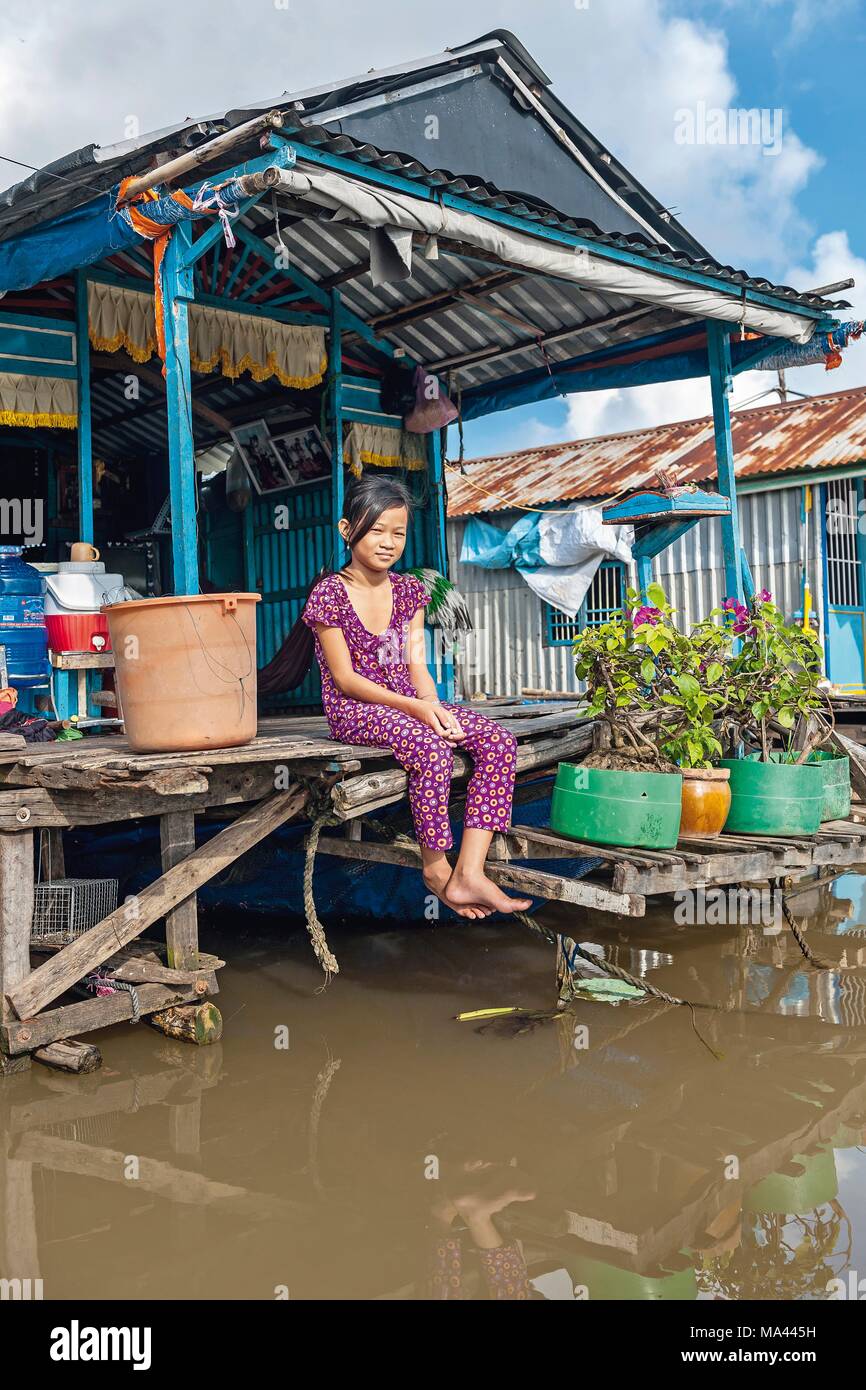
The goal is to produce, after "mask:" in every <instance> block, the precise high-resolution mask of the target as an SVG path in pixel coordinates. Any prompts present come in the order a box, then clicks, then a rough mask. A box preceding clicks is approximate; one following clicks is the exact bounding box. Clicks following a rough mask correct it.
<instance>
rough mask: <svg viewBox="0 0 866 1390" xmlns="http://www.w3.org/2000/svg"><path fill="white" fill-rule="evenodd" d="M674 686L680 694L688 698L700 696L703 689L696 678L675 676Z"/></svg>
mask: <svg viewBox="0 0 866 1390" xmlns="http://www.w3.org/2000/svg"><path fill="white" fill-rule="evenodd" d="M674 685H675V686H676V688H677V690H678V691H679V692H680V694H681V695H685V696H686V697H687V698H688V697H690V696H693V695H698V694H700V689H701V687H700V686H699V685H698V682H697V681H696V680H695V678H694V676H674Z"/></svg>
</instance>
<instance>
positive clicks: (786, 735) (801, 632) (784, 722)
mask: <svg viewBox="0 0 866 1390" xmlns="http://www.w3.org/2000/svg"><path fill="white" fill-rule="evenodd" d="M714 612H715V615H716V616H722V617H724V618H727V620H728V622H729V623H730V626H731V632H732V633H733V635H734V637H735V638H736V639H738V645H736V646H735V647H734V649H733V651H732V653H731V656H730V658H729V661H728V663H727V674H726V686H727V707H726V710H725V729H726V733H728V734H729V735H730V737H731V740H732V742H733V743H738V742H740V741H745V742H751V743H753V744H755V745H756V746H757V747H759V748H760V757H761V761H762V762H768V761H769V760H770V755H771V751H772V742H773V736H774V735H779V736H780V737H781V739H782V743H783V748H784V750H785V751H784V753H783V756H784V757H785V758H790V760H791V761H792V762H797V763H803V762H805V761H806V759H807V758H808V757H809V755H810V753H812V752H814V750H815V749H816V748H818V747H819V746H820V745H821V744H822V743H825V742H826V741H827V739H828V738H829V737H830V734H831V732H832V728H833V711H832V707H831V705H830V700H829V697H828V695H827V693H826V692H825V690H824V689H822V687H821V682H822V679H823V675H822V665H821V644H820V640H819V638H818V634H817V633H816V632H814V631H813V630H812V629H811V628H804V627H800V626H799V625H798V624H797V623H788V622H786V621H785V618H784V615H783V614H782V612H781V611H780V609H779V608H777V606H776V605H775V604H774V603H773V601H772V595H771V594H769V593H768V592H767V590H766V589H762V590H761V591H760V593H757V594H756V595H755V597H754V599H753V600H752V602H751V604H750V606H749V607H746V606H745V605H744V604H741V603H738V602H737V601H736V600H735V599H725V602H724V604H723V605H722V608H721V609H716V610H714ZM801 716H802V718H803V719H804V720H805V721H806V728H807V729H808V731H809V732H808V735H807V737H806V738H805V739H803V740H802V747H801V748H800V749H799V750H795V749H794V747H793V744H794V730H795V727H796V726H797V724H798V722H799V719H800V717H801Z"/></svg>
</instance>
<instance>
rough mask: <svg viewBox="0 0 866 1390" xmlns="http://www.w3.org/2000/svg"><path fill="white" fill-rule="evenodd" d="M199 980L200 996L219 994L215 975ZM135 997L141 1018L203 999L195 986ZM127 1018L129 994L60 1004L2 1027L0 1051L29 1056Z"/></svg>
mask: <svg viewBox="0 0 866 1390" xmlns="http://www.w3.org/2000/svg"><path fill="white" fill-rule="evenodd" d="M58 959H59V957H58ZM201 978H202V980H203V981H204V982H205V985H206V989H205V991H204V993H206V994H207V995H212V994H217V993H218V992H219V987H218V985H217V982H216V976H215V975H209V974H207V973H205V974H203V975H202V977H201ZM136 993H137V994H138V1002H139V1006H140V1009H141V1012H142V1013H143V1014H151V1013H155V1012H156V1011H157V1010H158V1009H165V1008H168V1007H169V1005H171V1004H193V1003H195V1002H196V1001H197V1000H200V999H201V998H202V997H203V993H202V991H201V990H200V989H198V988H196V986H195V985H187V986H184V987H181V988H179V987H176V986H171V985H141V986H139V987H138V989H137V990H136ZM130 1018H132V999H131V997H130V994H129V991H128V990H125V989H124V990H119V991H118V992H117V994H111V995H106V997H105V998H104V999H85V1000H83V1001H82V1002H81V1003H80V1004H64V1005H63V1007H62V1008H59V1009H51V1010H48V1011H47V1012H45V1013H41V1014H37V1016H36V1017H35V1018H27V1019H18V1020H16V1021H15V1022H10V1023H2V1024H0V1048H2V1050H3V1052H4V1053H5V1054H8V1055H9V1056H11V1057H15V1056H17V1055H19V1054H20V1053H22V1052H32V1051H33V1050H34V1048H37V1047H42V1046H43V1045H44V1044H46V1043H51V1042H59V1041H60V1039H61V1038H72V1037H75V1036H77V1034H79V1033H93V1032H95V1031H96V1029H98V1028H108V1027H109V1026H110V1025H111V1024H112V1023H123V1022H124V1021H125V1020H126V1019H130Z"/></svg>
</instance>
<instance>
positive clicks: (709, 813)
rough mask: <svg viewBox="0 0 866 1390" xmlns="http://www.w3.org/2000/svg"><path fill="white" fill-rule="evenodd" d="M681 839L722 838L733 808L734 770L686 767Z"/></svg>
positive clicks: (684, 771)
mask: <svg viewBox="0 0 866 1390" xmlns="http://www.w3.org/2000/svg"><path fill="white" fill-rule="evenodd" d="M681 771H682V774H683V815H682V820H681V821H680V836H681V837H682V836H689V835H691V836H693V837H694V838H695V839H701V840H707V839H710V838H711V837H712V836H713V835H720V834H721V832H722V830H723V829H724V825H725V821H726V820H727V818H728V812H729V811H730V809H731V788H730V785H729V784H730V777H731V774H730V771H729V769H728V768H726V767H684V768H682V769H681Z"/></svg>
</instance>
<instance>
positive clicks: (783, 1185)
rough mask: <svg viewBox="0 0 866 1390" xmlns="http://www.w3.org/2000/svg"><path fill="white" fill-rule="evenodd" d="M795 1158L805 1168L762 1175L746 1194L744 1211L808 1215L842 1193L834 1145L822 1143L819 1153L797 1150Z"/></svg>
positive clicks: (793, 1159)
mask: <svg viewBox="0 0 866 1390" xmlns="http://www.w3.org/2000/svg"><path fill="white" fill-rule="evenodd" d="M791 1162H792V1163H796V1164H797V1165H798V1166H799V1167H801V1168H802V1170H803V1171H802V1172H801V1173H790V1174H788V1173H770V1174H769V1175H768V1176H767V1177H766V1178H762V1180H761V1181H760V1182H759V1183H756V1184H755V1186H754V1187H752V1188H749V1190H748V1191H747V1192H746V1194H745V1195H744V1197H743V1210H744V1211H755V1212H766V1213H775V1214H776V1215H777V1216H804V1215H805V1214H806V1212H809V1211H814V1210H815V1208H816V1207H822V1206H824V1204H825V1203H826V1202H832V1201H833V1200H834V1198H836V1197H837V1196H838V1195H839V1183H838V1180H837V1178H836V1158H835V1155H834V1153H833V1150H832V1149H831V1148H829V1147H826V1148H825V1147H823V1146H822V1147H821V1148H820V1149H818V1150H817V1152H816V1153H811V1154H794V1156H793V1158H792V1159H791Z"/></svg>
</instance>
